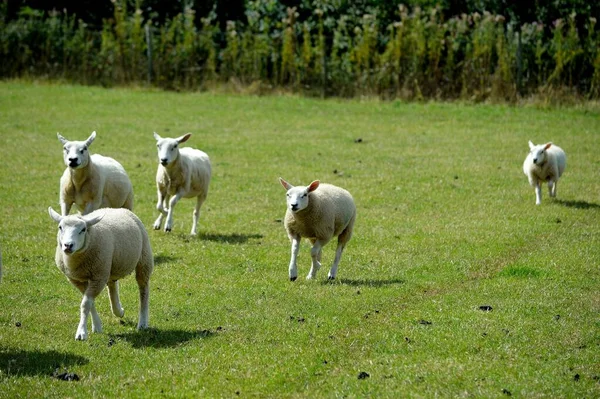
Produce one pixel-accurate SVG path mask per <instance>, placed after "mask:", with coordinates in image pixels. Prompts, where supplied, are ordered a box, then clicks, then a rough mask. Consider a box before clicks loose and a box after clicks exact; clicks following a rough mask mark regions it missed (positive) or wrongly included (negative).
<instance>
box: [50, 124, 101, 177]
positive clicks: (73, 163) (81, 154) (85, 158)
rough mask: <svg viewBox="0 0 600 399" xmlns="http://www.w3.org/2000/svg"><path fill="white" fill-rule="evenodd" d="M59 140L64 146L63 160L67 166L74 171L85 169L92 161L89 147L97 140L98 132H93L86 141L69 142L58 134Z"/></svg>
mask: <svg viewBox="0 0 600 399" xmlns="http://www.w3.org/2000/svg"><path fill="white" fill-rule="evenodd" d="M56 135H57V137H58V139H59V140H60V142H61V143H62V144H63V159H64V161H65V165H66V166H68V167H69V168H72V169H77V168H83V167H85V166H87V164H88V163H89V161H90V153H89V151H88V147H89V146H90V145H91V144H92V142H93V141H94V139H95V138H96V132H92V134H91V135H90V137H88V138H87V140H85V141H69V140H67V139H66V138H64V137H63V136H61V135H60V133H56Z"/></svg>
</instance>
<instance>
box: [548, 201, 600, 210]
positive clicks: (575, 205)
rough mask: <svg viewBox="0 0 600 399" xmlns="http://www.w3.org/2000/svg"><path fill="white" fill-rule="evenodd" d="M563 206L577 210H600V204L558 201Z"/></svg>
mask: <svg viewBox="0 0 600 399" xmlns="http://www.w3.org/2000/svg"><path fill="white" fill-rule="evenodd" d="M556 202H558V203H559V204H561V205H564V206H566V207H568V208H577V209H600V205H599V204H595V203H593V202H587V201H565V200H556Z"/></svg>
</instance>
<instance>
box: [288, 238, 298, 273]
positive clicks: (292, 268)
mask: <svg viewBox="0 0 600 399" xmlns="http://www.w3.org/2000/svg"><path fill="white" fill-rule="evenodd" d="M290 240H291V241H292V257H291V259H290V267H289V275H290V281H296V279H297V278H298V266H297V263H296V259H297V258H298V251H299V250H300V236H294V237H290Z"/></svg>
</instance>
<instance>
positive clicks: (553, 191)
mask: <svg viewBox="0 0 600 399" xmlns="http://www.w3.org/2000/svg"><path fill="white" fill-rule="evenodd" d="M548 194H550V196H551V197H552V198H554V197H556V182H555V181H553V180H548Z"/></svg>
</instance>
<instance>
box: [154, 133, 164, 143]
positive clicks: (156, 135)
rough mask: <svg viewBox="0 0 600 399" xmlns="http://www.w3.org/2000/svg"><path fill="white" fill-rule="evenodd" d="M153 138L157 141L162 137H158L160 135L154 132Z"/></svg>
mask: <svg viewBox="0 0 600 399" xmlns="http://www.w3.org/2000/svg"><path fill="white" fill-rule="evenodd" d="M154 139H155V140H156V141H158V140H160V139H162V137H160V136H159V135H158V133H156V132H154Z"/></svg>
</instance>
